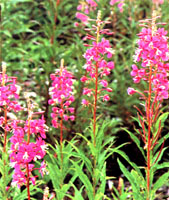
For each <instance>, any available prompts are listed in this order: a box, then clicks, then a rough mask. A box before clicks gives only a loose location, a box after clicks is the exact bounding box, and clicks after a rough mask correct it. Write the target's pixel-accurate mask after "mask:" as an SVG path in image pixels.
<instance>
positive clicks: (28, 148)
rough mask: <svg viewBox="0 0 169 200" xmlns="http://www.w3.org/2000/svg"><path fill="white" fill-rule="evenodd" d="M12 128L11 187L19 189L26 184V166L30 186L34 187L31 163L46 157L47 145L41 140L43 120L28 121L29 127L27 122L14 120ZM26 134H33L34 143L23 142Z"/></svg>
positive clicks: (43, 136) (34, 178) (44, 126)
mask: <svg viewBox="0 0 169 200" xmlns="http://www.w3.org/2000/svg"><path fill="white" fill-rule="evenodd" d="M21 123H24V127H22V126H21V125H19V124H21ZM12 127H13V136H12V137H11V138H10V142H11V149H10V165H11V166H12V167H13V168H14V174H13V180H12V185H13V186H15V185H17V186H18V187H20V186H22V185H24V184H26V176H27V172H26V166H27V164H28V166H29V177H30V180H31V181H32V184H33V185H35V180H36V177H35V176H34V175H33V174H32V171H33V170H35V168H34V164H33V162H35V161H36V160H41V159H43V157H44V156H45V155H46V148H47V145H46V144H45V142H44V140H43V138H46V135H45V130H46V125H45V120H44V118H43V117H42V119H40V120H30V125H29V126H28V122H27V121H26V122H24V121H21V120H14V121H13V122H12ZM28 129H29V130H28ZM28 132H30V136H31V135H33V134H34V136H36V139H35V142H28V141H26V140H25V136H26V135H27V133H28ZM43 166H44V165H43ZM41 170H42V166H41ZM44 170H45V169H44Z"/></svg>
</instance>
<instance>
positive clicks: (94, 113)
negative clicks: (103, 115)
mask: <svg viewBox="0 0 169 200" xmlns="http://www.w3.org/2000/svg"><path fill="white" fill-rule="evenodd" d="M97 94H98V62H96V72H95V94H94V111H93V137H94V138H93V144H94V146H96V111H97Z"/></svg>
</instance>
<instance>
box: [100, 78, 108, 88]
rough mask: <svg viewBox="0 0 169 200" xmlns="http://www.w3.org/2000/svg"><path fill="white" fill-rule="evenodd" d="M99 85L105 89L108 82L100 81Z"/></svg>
mask: <svg viewBox="0 0 169 200" xmlns="http://www.w3.org/2000/svg"><path fill="white" fill-rule="evenodd" d="M100 84H101V85H102V86H103V87H107V86H108V82H107V81H106V80H101V81H100Z"/></svg>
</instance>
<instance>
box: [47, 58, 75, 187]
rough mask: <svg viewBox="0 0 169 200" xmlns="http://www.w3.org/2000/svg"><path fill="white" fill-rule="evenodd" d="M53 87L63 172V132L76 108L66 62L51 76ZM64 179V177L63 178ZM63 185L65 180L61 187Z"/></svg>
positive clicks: (50, 101) (52, 99) (71, 77)
mask: <svg viewBox="0 0 169 200" xmlns="http://www.w3.org/2000/svg"><path fill="white" fill-rule="evenodd" d="M50 78H51V80H52V87H51V89H50V95H51V97H52V98H51V99H50V100H49V104H51V105H53V106H54V107H53V108H52V114H51V117H52V125H53V127H55V128H58V129H59V131H60V156H61V165H60V169H61V171H62V170H63V167H64V166H63V159H64V158H63V131H64V129H65V127H64V121H68V120H71V121H73V120H74V119H75V116H74V108H73V107H71V103H72V102H73V101H74V96H73V90H72V86H73V75H72V73H71V72H69V71H68V70H67V69H66V68H65V67H64V60H63V59H62V60H61V65H60V68H59V69H57V70H56V72H55V74H51V75H50ZM62 178H63V177H62ZM62 185H63V179H62V180H61V183H60V186H62Z"/></svg>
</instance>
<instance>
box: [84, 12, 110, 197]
mask: <svg viewBox="0 0 169 200" xmlns="http://www.w3.org/2000/svg"><path fill="white" fill-rule="evenodd" d="M102 24H103V21H101V12H100V11H98V15H97V20H96V26H93V27H94V28H93V30H95V36H93V35H90V34H87V36H86V39H90V40H93V41H94V42H93V43H92V45H88V44H85V46H89V47H91V48H89V49H87V51H86V53H85V54H84V58H85V59H86V64H85V65H84V68H85V69H86V72H87V75H86V76H83V77H82V78H81V81H82V82H84V83H85V84H86V86H87V87H84V89H83V95H86V96H87V97H86V98H84V99H83V100H82V104H83V105H84V106H89V105H91V106H92V111H93V122H92V125H93V135H91V138H92V142H93V147H94V148H96V137H97V136H96V125H97V114H96V113H97V105H98V100H99V99H102V100H103V101H108V100H109V99H110V97H109V95H108V94H107V92H112V89H111V88H108V82H107V80H105V79H103V77H104V76H108V75H109V74H110V73H111V70H112V69H113V68H114V63H113V62H112V61H110V62H107V61H106V60H105V56H106V55H107V58H111V57H112V49H111V46H110V43H109V41H108V40H106V39H105V38H102V39H101V38H100V35H101V34H104V33H106V34H111V33H110V32H109V30H107V29H106V30H104V29H103V30H102V29H101V25H102ZM93 85H94V88H92V86H93ZM96 165H97V158H96V155H93V197H94V198H95V195H96V172H95V170H96Z"/></svg>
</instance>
